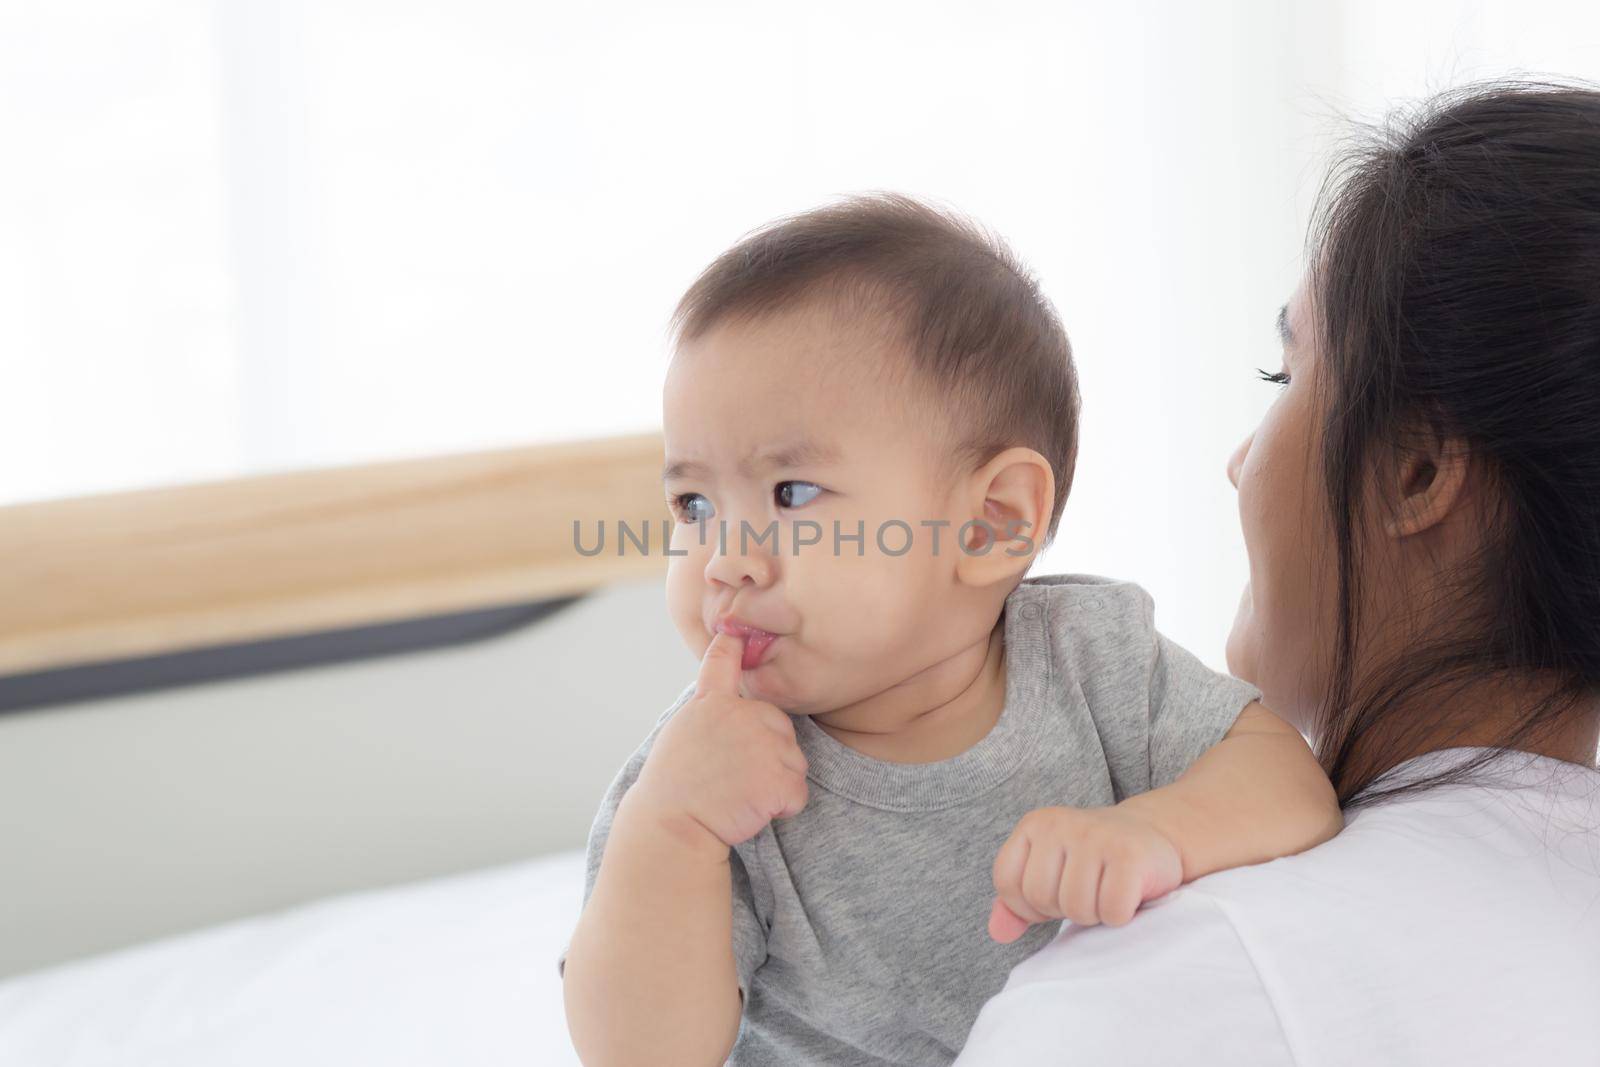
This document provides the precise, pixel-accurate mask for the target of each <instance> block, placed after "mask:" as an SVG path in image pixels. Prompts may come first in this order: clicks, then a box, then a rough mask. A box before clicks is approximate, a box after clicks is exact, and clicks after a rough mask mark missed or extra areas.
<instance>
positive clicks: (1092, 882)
mask: <svg viewBox="0 0 1600 1067" xmlns="http://www.w3.org/2000/svg"><path fill="white" fill-rule="evenodd" d="M1104 866H1105V865H1104V863H1103V862H1102V860H1101V857H1100V853H1099V852H1098V851H1096V850H1094V849H1077V850H1075V851H1073V852H1071V853H1069V854H1068V855H1067V863H1066V869H1065V870H1064V871H1062V873H1061V896H1060V905H1061V913H1062V914H1063V915H1065V916H1066V917H1067V918H1068V919H1069V920H1071V921H1072V922H1073V923H1075V924H1076V925H1078V926H1094V925H1096V924H1097V923H1099V922H1100V909H1099V899H1100V875H1101V874H1102V873H1103V870H1104Z"/></svg>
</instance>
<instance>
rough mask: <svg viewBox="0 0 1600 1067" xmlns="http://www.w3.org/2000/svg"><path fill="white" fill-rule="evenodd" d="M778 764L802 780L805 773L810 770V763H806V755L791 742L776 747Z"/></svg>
mask: <svg viewBox="0 0 1600 1067" xmlns="http://www.w3.org/2000/svg"><path fill="white" fill-rule="evenodd" d="M778 762H779V763H781V764H783V766H784V767H786V768H787V769H789V770H791V771H793V772H794V773H795V774H798V775H799V776H800V777H801V778H804V777H805V776H806V771H808V770H810V769H811V765H810V763H808V762H807V761H806V754H805V753H804V752H802V751H801V750H800V746H799V745H797V744H795V743H793V742H790V743H789V744H787V745H779V746H778Z"/></svg>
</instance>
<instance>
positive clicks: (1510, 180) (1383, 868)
mask: <svg viewBox="0 0 1600 1067" xmlns="http://www.w3.org/2000/svg"><path fill="white" fill-rule="evenodd" d="M1335 190H1336V191H1335V192H1334V195H1333V196H1332V198H1331V199H1330V200H1329V201H1327V206H1326V207H1325V209H1324V210H1323V211H1322V212H1321V213H1319V224H1318V227H1317V230H1316V233H1317V235H1318V240H1317V241H1316V243H1315V247H1316V254H1315V255H1314V256H1313V257H1312V258H1313V262H1314V266H1313V268H1312V269H1311V271H1310V272H1309V273H1308V275H1307V279H1306V282H1305V283H1304V284H1303V285H1302V287H1301V289H1300V291H1299V292H1298V293H1297V294H1296V295H1295V297H1294V299H1293V301H1292V302H1291V303H1290V305H1289V306H1288V308H1286V309H1285V313H1284V315H1283V316H1282V317H1281V318H1280V326H1281V327H1282V333H1283V336H1284V357H1283V367H1282V369H1281V370H1280V371H1279V372H1277V373H1275V374H1272V375H1267V377H1269V378H1270V379H1271V380H1273V381H1277V382H1280V383H1281V384H1282V387H1283V391H1282V393H1281V395H1280V396H1279V397H1278V398H1277V401H1276V402H1275V404H1274V405H1273V407H1272V409H1271V410H1270V411H1269V412H1268V414H1267V415H1266V417H1265V419H1264V420H1263V422H1262V424H1261V426H1260V428H1258V429H1257V430H1256V432H1255V433H1254V434H1253V435H1252V436H1251V437H1250V438H1249V439H1248V440H1246V441H1245V443H1244V444H1243V445H1242V446H1241V447H1240V449H1239V451H1238V452H1237V453H1236V454H1235V455H1234V456H1233V458H1232V460H1231V461H1230V462H1229V464H1228V475H1229V478H1230V479H1231V480H1232V482H1233V484H1234V486H1235V487H1236V488H1237V489H1238V493H1239V510H1240V516H1241V520H1242V523H1243V526H1244V535H1245V543H1246V546H1247V548H1248V550H1249V555H1250V586H1249V588H1248V589H1247V590H1246V593H1245V596H1244V599H1243V602H1242V604H1241V606H1240V609H1239V614H1238V618H1237V619H1236V621H1235V623H1234V629H1233V633H1232V635H1231V636H1230V638H1229V642H1228V662H1229V666H1230V668H1231V669H1232V670H1233V671H1234V672H1235V673H1237V674H1239V675H1240V676H1242V677H1244V678H1246V679H1248V680H1250V681H1253V682H1255V683H1256V684H1257V685H1258V686H1259V687H1260V688H1261V690H1262V692H1263V694H1264V695H1265V702H1266V704H1267V705H1268V706H1269V707H1272V708H1273V709H1275V710H1276V711H1278V712H1279V713H1280V714H1284V715H1286V716H1288V717H1290V718H1291V719H1293V720H1295V721H1296V722H1297V723H1298V724H1299V725H1300V726H1301V728H1302V729H1304V730H1305V731H1306V733H1307V734H1308V736H1310V737H1312V738H1313V739H1314V740H1315V742H1316V744H1317V748H1318V751H1319V753H1320V754H1321V757H1322V760H1323V764H1324V766H1325V768H1326V769H1327V770H1328V773H1329V775H1330V777H1331V778H1332V780H1333V783H1334V786H1335V788H1336V789H1337V791H1338V793H1339V796H1340V799H1341V801H1342V802H1343V803H1344V805H1345V809H1346V829H1345V830H1344V832H1343V833H1342V834H1341V835H1340V836H1339V837H1337V838H1335V839H1334V840H1333V841H1331V842H1329V843H1327V844H1325V845H1323V846H1321V847H1319V848H1316V849H1313V850H1312V851H1310V852H1307V853H1304V854H1302V855H1299V856H1294V857H1291V858H1288V859H1283V860H1277V861H1274V862H1272V863H1268V864H1264V865H1261V866H1258V867H1252V868H1246V869H1241V870H1236V871H1229V872H1225V873H1223V874H1219V875H1215V876H1212V877H1210V878H1205V879H1201V880H1200V881H1198V882H1195V883H1193V884H1192V885H1191V886H1189V887H1187V888H1185V889H1181V890H1179V891H1177V892H1175V893H1173V894H1171V895H1170V896H1168V897H1167V898H1165V899H1163V900H1161V901H1158V902H1156V903H1155V904H1153V905H1151V906H1150V907H1148V908H1146V909H1145V910H1144V911H1142V912H1141V913H1140V914H1139V915H1138V916H1137V917H1136V918H1135V919H1134V921H1133V922H1132V923H1131V924H1130V925H1129V926H1127V927H1125V928H1122V929H1116V930H1112V929H1106V928H1092V929H1086V928H1076V929H1075V928H1069V929H1068V930H1066V931H1065V932H1064V933H1063V934H1062V935H1061V936H1060V937H1059V938H1058V939H1057V940H1056V942H1055V943H1053V944H1052V945H1050V946H1048V947H1047V948H1045V949H1044V950H1043V951H1042V952H1040V953H1039V954H1038V955H1037V956H1035V957H1033V958H1032V959H1031V960H1029V961H1028V962H1026V963H1024V964H1022V965H1021V966H1020V967H1018V968H1017V969H1016V970H1015V971H1014V972H1013V973H1012V976H1011V979H1010V981H1009V983H1008V984H1007V986H1006V988H1005V990H1004V991H1002V992H1001V993H1000V994H999V995H998V996H997V997H995V998H994V999H993V1000H992V1001H990V1003H989V1004H988V1006H987V1007H985V1009H984V1011H983V1014H982V1015H981V1016H980V1017H979V1019H978V1022H977V1025H976V1026H975V1027H974V1028H973V1031H972V1034H971V1036H970V1038H969V1042H968V1045H967V1049H966V1051H965V1052H964V1053H963V1054H962V1057H961V1059H960V1060H959V1061H958V1063H959V1064H961V1065H964V1067H990V1065H1002V1064H1004V1065H1011V1064H1041V1065H1045V1064H1056V1063H1061V1064H1068V1063H1070V1064H1074V1065H1077V1064H1106V1063H1113V1064H1119V1065H1120V1064H1144V1063H1205V1064H1212V1063H1215V1064H1228V1065H1230V1067H1232V1065H1238V1064H1256V1063H1263V1064H1363V1065H1366V1064H1391V1063H1392V1064H1429V1065H1431V1064H1463V1063H1482V1064H1495V1065H1497V1067H1499V1065H1504V1064H1513V1063H1530V1064H1534V1063H1537V1064H1550V1063H1566V1062H1595V1059H1596V1057H1597V1056H1600V773H1597V772H1596V771H1595V770H1594V762H1595V750H1596V742H1597V734H1600V711H1597V708H1600V696H1597V694H1600V93H1595V92H1589V91H1582V90H1576V89H1566V88H1561V87H1550V86H1534V85H1517V86H1495V87H1489V88H1478V89H1473V90H1469V91H1467V92H1465V93H1461V94H1456V95H1452V96H1449V97H1446V98H1444V99H1442V100H1441V101H1437V102H1435V103H1434V104H1433V105H1432V106H1430V107H1429V108H1428V109H1427V110H1426V111H1425V112H1424V113H1423V114H1421V115H1420V116H1419V117H1417V118H1415V119H1414V120H1413V121H1411V122H1409V123H1407V124H1406V125H1405V127H1404V128H1403V129H1401V130H1399V131H1397V132H1395V133H1392V134H1390V135H1389V136H1388V137H1387V138H1386V139H1385V140H1383V141H1382V143H1380V144H1377V145H1375V146H1373V147H1371V148H1369V149H1368V150H1366V151H1365V152H1363V153H1362V154H1361V155H1360V156H1359V157H1357V158H1356V159H1355V160H1354V162H1353V164H1352V166H1351V167H1350V168H1349V170H1348V171H1347V172H1346V173H1345V174H1344V175H1343V180H1342V181H1340V182H1338V183H1336V186H1335Z"/></svg>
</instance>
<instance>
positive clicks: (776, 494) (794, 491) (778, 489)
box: [772, 482, 822, 508]
mask: <svg viewBox="0 0 1600 1067" xmlns="http://www.w3.org/2000/svg"><path fill="white" fill-rule="evenodd" d="M821 495H822V486H820V485H815V484H813V483H811V482H779V483H778V484H777V485H776V486H774V487H773V489H772V498H773V500H775V501H776V502H777V504H778V506H779V507H780V508H798V507H804V506H805V505H807V504H809V503H811V502H812V501H813V500H815V499H816V498H817V497H819V496H821Z"/></svg>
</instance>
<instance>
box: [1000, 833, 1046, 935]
mask: <svg viewBox="0 0 1600 1067" xmlns="http://www.w3.org/2000/svg"><path fill="white" fill-rule="evenodd" d="M1032 847H1033V845H1032V842H1031V841H1030V840H1029V838H1028V835H1027V834H1023V833H1013V834H1012V835H1011V838H1010V839H1009V840H1008V841H1006V843H1005V844H1003V845H1001V846H1000V852H999V854H997V855H996V856H995V858H994V892H995V896H997V897H999V898H1000V900H1001V902H1002V903H1004V904H1005V906H1006V907H1007V908H1010V909H1011V911H1013V912H1014V913H1015V914H1016V915H1017V917H1018V918H1019V919H1021V920H1022V921H1023V922H1028V923H1037V922H1044V919H1045V917H1044V916H1043V915H1040V914H1039V913H1038V912H1037V911H1034V910H1033V908H1032V907H1030V906H1029V905H1028V902H1027V901H1026V900H1025V899H1023V896H1022V879H1023V876H1024V875H1025V873H1026V872H1027V869H1028V855H1029V852H1030V851H1031V849H1032Z"/></svg>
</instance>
